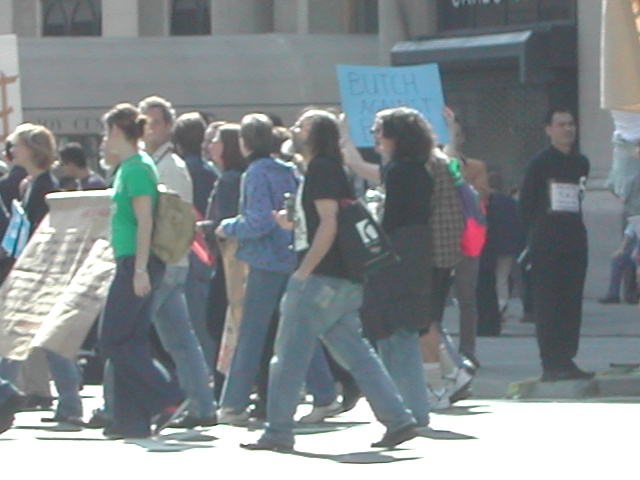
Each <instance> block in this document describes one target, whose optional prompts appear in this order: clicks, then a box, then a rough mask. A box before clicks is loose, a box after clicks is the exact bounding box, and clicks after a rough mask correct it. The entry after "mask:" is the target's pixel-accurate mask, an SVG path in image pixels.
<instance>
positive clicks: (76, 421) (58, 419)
mask: <svg viewBox="0 0 640 480" xmlns="http://www.w3.org/2000/svg"><path fill="white" fill-rule="evenodd" d="M40 421H41V422H43V423H68V424H69V425H76V426H78V427H86V426H87V424H86V423H85V422H84V421H83V420H82V419H81V418H77V417H66V416H64V415H54V416H53V417H43V418H41V419H40Z"/></svg>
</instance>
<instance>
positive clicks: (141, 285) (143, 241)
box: [131, 195, 153, 297]
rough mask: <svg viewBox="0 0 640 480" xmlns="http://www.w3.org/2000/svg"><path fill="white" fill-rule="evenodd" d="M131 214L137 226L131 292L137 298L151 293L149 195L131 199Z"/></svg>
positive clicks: (150, 203) (151, 222)
mask: <svg viewBox="0 0 640 480" xmlns="http://www.w3.org/2000/svg"><path fill="white" fill-rule="evenodd" d="M131 201H132V204H133V212H134V214H135V216H136V222H137V224H138V227H137V230H136V258H135V270H134V274H133V291H134V293H135V294H136V295H137V296H138V297H144V296H145V295H147V294H148V293H149V292H151V281H150V280H149V273H148V272H147V263H148V262H149V252H150V250H151V231H152V228H153V216H152V213H151V210H152V201H151V197H150V196H149V195H141V196H136V197H133V198H132V199H131Z"/></svg>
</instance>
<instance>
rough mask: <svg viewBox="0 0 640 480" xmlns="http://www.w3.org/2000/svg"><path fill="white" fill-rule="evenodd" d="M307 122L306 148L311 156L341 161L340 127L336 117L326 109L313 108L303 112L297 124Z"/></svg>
mask: <svg viewBox="0 0 640 480" xmlns="http://www.w3.org/2000/svg"><path fill="white" fill-rule="evenodd" d="M303 122H304V123H308V125H309V134H308V135H307V140H306V144H307V148H308V149H309V153H310V154H311V156H312V157H325V158H330V159H332V160H337V161H338V162H340V163H342V152H341V150H340V128H339V127H338V118H337V117H336V116H335V115H334V114H333V113H331V112H329V111H327V110H320V109H313V110H307V111H306V112H304V113H303V114H302V115H301V116H300V118H299V119H298V122H297V123H299V124H302V123H303Z"/></svg>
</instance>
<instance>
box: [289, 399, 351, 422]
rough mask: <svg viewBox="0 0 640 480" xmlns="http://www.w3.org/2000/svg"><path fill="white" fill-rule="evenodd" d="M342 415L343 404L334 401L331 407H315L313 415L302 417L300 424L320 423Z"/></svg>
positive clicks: (312, 411)
mask: <svg viewBox="0 0 640 480" xmlns="http://www.w3.org/2000/svg"><path fill="white" fill-rule="evenodd" d="M339 413H342V404H341V403H340V402H338V401H337V400H334V401H333V402H332V403H330V404H329V405H322V406H316V405H314V406H313V410H311V413H309V414H307V415H305V416H304V417H302V418H301V419H300V420H298V422H300V423H320V422H322V421H323V420H324V419H325V418H327V417H333V416H334V415H337V414H339Z"/></svg>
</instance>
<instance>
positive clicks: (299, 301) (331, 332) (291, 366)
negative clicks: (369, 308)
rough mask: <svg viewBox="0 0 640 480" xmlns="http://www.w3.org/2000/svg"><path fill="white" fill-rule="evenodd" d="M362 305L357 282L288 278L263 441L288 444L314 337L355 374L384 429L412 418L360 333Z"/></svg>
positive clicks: (404, 422) (378, 360) (400, 424)
mask: <svg viewBox="0 0 640 480" xmlns="http://www.w3.org/2000/svg"><path fill="white" fill-rule="evenodd" d="M361 304H362V286H361V285H358V284H354V283H352V282H350V281H348V280H343V279H339V278H332V277H326V276H321V275H311V276H310V277H309V278H308V279H307V280H305V281H304V282H301V281H299V280H297V279H295V278H292V279H291V280H290V281H289V285H288V287H287V293H286V295H285V297H284V299H283V301H282V312H281V313H282V314H281V320H280V326H279V328H278V334H277V337H276V344H275V354H274V356H273V358H272V359H271V368H270V371H269V391H270V392H271V393H270V395H269V400H268V402H267V427H266V430H265V432H264V435H263V437H262V441H268V442H272V443H276V444H278V445H282V446H293V443H294V437H293V426H294V421H293V415H294V413H295V411H296V407H297V405H298V401H299V399H300V390H301V388H302V385H303V383H304V379H305V375H306V373H307V369H308V367H309V363H310V362H311V358H312V356H313V355H314V351H315V349H314V346H315V344H316V343H317V341H318V339H320V340H321V341H322V342H323V343H324V345H325V346H326V347H327V348H328V349H329V350H330V352H331V354H332V356H333V357H334V358H335V359H336V360H338V361H339V362H340V363H341V364H342V365H344V366H345V368H347V369H348V370H349V371H350V373H351V374H352V375H353V376H354V378H355V380H356V382H357V383H358V386H359V387H360V389H361V390H362V392H363V393H364V394H365V396H366V397H367V400H368V401H369V403H370V404H371V407H372V409H373V412H374V414H375V415H376V418H377V419H378V420H379V421H380V422H382V423H383V424H384V425H385V426H386V427H387V428H388V429H390V430H396V429H398V428H402V427H404V426H406V425H409V424H412V423H414V422H415V420H414V418H413V416H412V415H411V413H410V412H409V411H408V410H407V409H406V408H405V406H404V404H403V402H402V397H401V396H400V393H399V392H398V390H397V388H396V386H395V385H394V383H393V380H391V377H390V376H389V373H388V372H387V370H386V369H385V368H384V366H383V365H382V362H381V361H380V359H379V358H378V356H377V355H376V354H375V352H374V351H373V349H372V348H371V345H369V343H368V342H367V341H366V340H365V339H364V338H363V337H362V335H361V324H360V318H359V316H358V310H359V309H360V306H361Z"/></svg>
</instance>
